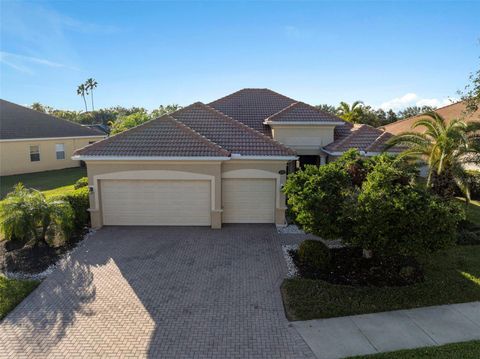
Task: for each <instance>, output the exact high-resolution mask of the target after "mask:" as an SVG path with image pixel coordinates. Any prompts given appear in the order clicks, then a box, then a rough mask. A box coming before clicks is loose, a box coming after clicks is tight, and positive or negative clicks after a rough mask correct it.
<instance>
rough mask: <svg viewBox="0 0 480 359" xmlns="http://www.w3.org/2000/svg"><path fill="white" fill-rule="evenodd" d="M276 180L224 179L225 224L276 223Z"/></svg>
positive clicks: (223, 203)
mask: <svg viewBox="0 0 480 359" xmlns="http://www.w3.org/2000/svg"><path fill="white" fill-rule="evenodd" d="M275 192H276V191H275V180H272V179H245V178H242V179H223V180H222V207H223V220H222V222H224V223H274V222H275Z"/></svg>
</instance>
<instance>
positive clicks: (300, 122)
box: [263, 120, 344, 126]
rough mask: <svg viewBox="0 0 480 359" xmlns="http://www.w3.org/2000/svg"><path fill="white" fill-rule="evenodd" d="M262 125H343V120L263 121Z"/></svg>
mask: <svg viewBox="0 0 480 359" xmlns="http://www.w3.org/2000/svg"><path fill="white" fill-rule="evenodd" d="M263 124H264V125H274V126H275V125H281V126H299V125H301V126H308V125H311V126H319V125H325V126H339V125H343V124H344V122H340V121H269V120H266V121H263Z"/></svg>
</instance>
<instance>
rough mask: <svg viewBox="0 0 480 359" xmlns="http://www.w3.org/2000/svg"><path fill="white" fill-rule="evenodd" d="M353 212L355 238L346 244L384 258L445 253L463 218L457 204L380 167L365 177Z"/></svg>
mask: <svg viewBox="0 0 480 359" xmlns="http://www.w3.org/2000/svg"><path fill="white" fill-rule="evenodd" d="M352 212H353V213H354V215H353V217H354V226H353V235H352V236H351V237H347V238H345V241H346V242H347V243H350V244H352V245H354V246H357V247H361V248H364V249H367V250H369V251H372V253H373V255H380V256H391V255H398V254H400V255H408V256H420V255H427V254H430V253H433V252H435V251H437V250H440V249H443V248H447V247H449V246H451V245H453V244H454V243H455V240H456V238H457V227H458V223H459V222H460V220H463V219H464V218H465V213H464V212H463V211H462V210H461V208H460V207H459V205H458V204H457V203H455V202H453V201H452V202H447V201H444V200H442V199H441V198H439V197H437V196H435V195H433V194H432V193H431V192H429V191H427V190H426V189H423V188H421V187H420V186H417V185H415V184H414V183H413V182H412V181H410V179H409V175H408V173H405V172H404V171H403V170H401V169H400V168H398V167H395V166H392V165H391V163H388V162H378V163H377V164H376V165H375V166H374V168H373V169H372V171H371V172H370V173H369V174H368V175H367V177H366V180H365V181H364V182H363V184H362V189H361V191H360V193H359V195H358V198H357V201H356V203H355V206H354V207H353V208H352Z"/></svg>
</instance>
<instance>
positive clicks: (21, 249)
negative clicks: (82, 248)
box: [0, 231, 86, 274]
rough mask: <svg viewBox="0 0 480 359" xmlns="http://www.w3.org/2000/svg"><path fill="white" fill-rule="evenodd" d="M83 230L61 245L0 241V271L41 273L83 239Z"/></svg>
mask: <svg viewBox="0 0 480 359" xmlns="http://www.w3.org/2000/svg"><path fill="white" fill-rule="evenodd" d="M85 233H86V231H85V232H82V233H79V234H77V235H75V236H73V237H72V238H71V240H70V241H69V242H68V243H65V244H62V245H51V246H46V245H30V244H26V245H23V243H15V242H13V241H2V242H0V272H13V273H16V272H21V273H28V274H36V273H41V272H43V271H44V270H46V269H47V268H48V267H49V266H51V265H52V264H55V263H56V262H57V261H58V260H59V259H60V257H61V256H62V255H63V254H64V253H66V252H68V251H69V250H71V249H72V248H74V247H75V246H76V245H77V243H78V242H79V241H81V240H82V239H83V236H84V234H85Z"/></svg>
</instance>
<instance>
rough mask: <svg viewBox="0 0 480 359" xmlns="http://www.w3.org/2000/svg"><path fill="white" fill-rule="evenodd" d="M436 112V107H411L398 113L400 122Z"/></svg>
mask: <svg viewBox="0 0 480 359" xmlns="http://www.w3.org/2000/svg"><path fill="white" fill-rule="evenodd" d="M435 110H436V107H434V106H409V107H406V108H404V109H403V110H402V111H399V112H398V117H399V119H400V120H403V119H405V118H410V117H414V116H418V115H421V114H423V113H427V112H433V111H435Z"/></svg>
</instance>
